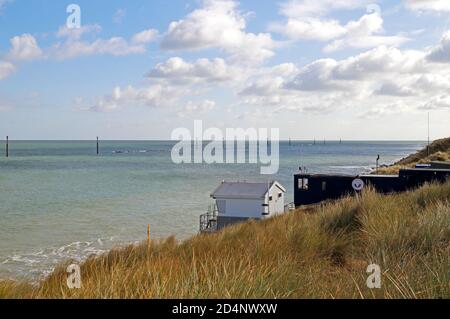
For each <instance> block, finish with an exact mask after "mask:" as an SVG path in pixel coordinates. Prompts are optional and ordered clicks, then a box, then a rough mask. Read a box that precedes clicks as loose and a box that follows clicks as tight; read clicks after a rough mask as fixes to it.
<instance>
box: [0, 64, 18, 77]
mask: <svg viewBox="0 0 450 319" xmlns="http://www.w3.org/2000/svg"><path fill="white" fill-rule="evenodd" d="M14 70H15V67H14V65H13V64H12V63H10V62H6V61H0V80H3V79H6V78H7V77H8V76H10V75H11V74H12V73H13V72H14Z"/></svg>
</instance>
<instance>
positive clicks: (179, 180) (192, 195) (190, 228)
mask: <svg viewBox="0 0 450 319" xmlns="http://www.w3.org/2000/svg"><path fill="white" fill-rule="evenodd" d="M175 143H176V142H173V141H100V144H99V146H100V148H99V155H97V154H96V141H10V144H9V157H8V158H6V156H5V155H6V154H5V152H6V150H5V147H4V146H3V145H1V146H0V148H1V149H0V279H30V280H39V279H41V278H43V277H45V276H46V275H48V274H49V273H50V272H51V271H52V270H53V269H54V267H55V266H56V265H58V264H59V263H61V262H64V261H67V260H75V261H82V260H84V259H86V258H87V257H89V256H91V255H93V254H101V253H103V252H106V251H108V250H110V249H111V248H113V247H118V246H122V245H127V244H132V243H136V242H139V241H143V240H146V238H147V225H149V224H150V225H151V236H152V238H155V239H162V238H165V237H168V236H172V235H173V236H176V238H177V239H179V240H183V239H186V238H188V237H190V236H192V235H195V234H197V233H198V230H199V216H200V215H201V214H203V213H205V212H206V211H207V209H208V207H209V206H210V205H211V204H213V200H212V199H211V198H210V194H211V192H212V191H213V190H214V189H215V188H216V187H217V186H218V185H219V184H220V183H221V182H222V181H223V180H226V181H248V182H251V181H269V180H277V181H279V182H280V183H281V184H283V185H284V186H285V187H286V189H287V201H286V204H287V203H289V202H292V201H293V187H294V186H293V184H294V183H293V174H295V173H296V172H298V171H299V168H300V167H301V168H302V169H303V170H305V169H306V170H307V171H308V172H309V173H339V174H360V173H366V172H369V171H370V170H371V169H372V168H373V167H374V166H375V163H376V158H377V156H378V155H380V164H391V163H393V162H395V161H396V160H399V159H401V158H403V157H405V156H407V155H408V154H411V153H414V152H415V151H417V150H418V149H420V148H422V147H424V145H425V144H426V143H425V142H421V141H389V142H386V141H342V142H340V141H326V142H323V141H322V142H313V141H291V142H288V141H284V142H281V143H280V146H279V154H280V155H279V157H280V168H279V171H278V173H277V174H275V175H270V176H267V175H261V171H260V165H258V164H175V163H174V162H173V161H172V157H171V151H172V148H173V146H174V145H175Z"/></svg>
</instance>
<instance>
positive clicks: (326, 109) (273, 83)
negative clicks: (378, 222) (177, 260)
mask: <svg viewBox="0 0 450 319" xmlns="http://www.w3.org/2000/svg"><path fill="white" fill-rule="evenodd" d="M71 3H75V4H77V5H78V6H79V7H80V9H81V28H80V29H68V28H67V26H66V20H67V17H68V16H69V14H68V13H67V12H66V8H67V6H68V5H69V4H71ZM449 18H450V2H449V1H445V0H427V1H424V0H398V1H388V0H384V1H378V2H375V1H354V0H346V1H343V0H333V1H331V0H322V1H320V0H314V1H312V0H279V1H248V0H247V1H240V2H237V1H231V0H204V1H201V0H196V1H178V0H177V1H173V0H171V1H160V0H158V1H154V0H153V1H143V0H142V1H138V0H135V1H118V0H114V1H111V0H109V1H106V0H96V1H76V2H70V1H67V2H65V1H52V0H34V1H24V0H0V135H1V136H4V135H9V136H11V138H15V139H92V138H93V137H95V136H97V135H99V136H101V137H102V138H103V139H169V138H170V135H171V132H172V130H173V129H175V128H177V127H187V128H192V126H193V121H194V120H195V119H201V120H204V122H205V126H209V127H219V128H227V127H243V128H247V127H263V128H266V127H267V128H271V127H278V128H280V133H281V137H282V138H288V137H292V138H297V139H312V138H317V139H322V138H327V139H339V138H342V139H357V140H361V139H373V140H374V139H375V140H376V139H406V140H407V139H425V138H426V133H427V122H426V118H427V116H426V115H427V113H428V112H429V113H430V116H431V122H432V131H431V133H432V138H439V137H444V136H449V135H450V93H449V92H450V91H449V90H450V33H449V31H450V20H449Z"/></svg>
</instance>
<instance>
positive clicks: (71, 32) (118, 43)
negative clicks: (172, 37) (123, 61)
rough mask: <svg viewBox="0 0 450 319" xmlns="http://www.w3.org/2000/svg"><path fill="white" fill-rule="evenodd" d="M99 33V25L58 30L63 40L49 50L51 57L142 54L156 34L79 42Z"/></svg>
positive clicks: (152, 32) (153, 32)
mask: <svg viewBox="0 0 450 319" xmlns="http://www.w3.org/2000/svg"><path fill="white" fill-rule="evenodd" d="M100 31H101V27H100V26H99V25H96V24H95V25H86V26H83V27H81V28H78V29H68V28H67V27H65V26H63V27H61V28H59V30H58V32H57V36H58V37H60V38H65V41H64V42H60V43H57V44H55V45H54V46H53V47H52V48H51V49H50V52H51V55H53V56H56V57H57V58H58V59H71V58H75V57H78V56H90V55H114V56H123V55H130V54H142V53H145V52H147V48H146V44H148V43H149V42H150V41H153V40H154V39H155V37H156V35H157V33H158V31H157V30H155V29H149V30H144V31H141V32H138V33H136V34H135V35H134V36H133V37H132V38H131V41H128V40H126V39H124V38H122V37H112V38H109V39H96V40H93V41H85V40H81V38H82V37H83V36H84V35H86V34H88V33H98V32H100Z"/></svg>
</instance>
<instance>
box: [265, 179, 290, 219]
mask: <svg viewBox="0 0 450 319" xmlns="http://www.w3.org/2000/svg"><path fill="white" fill-rule="evenodd" d="M279 193H281V197H280V198H279V197H278V194H279ZM269 195H270V196H272V200H271V201H269V209H270V215H269V216H266V217H270V216H273V215H278V214H283V213H284V195H285V194H284V192H283V191H281V190H280V189H279V188H278V187H276V186H275V187H272V188H271V189H270V193H269ZM266 200H267V196H266Z"/></svg>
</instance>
